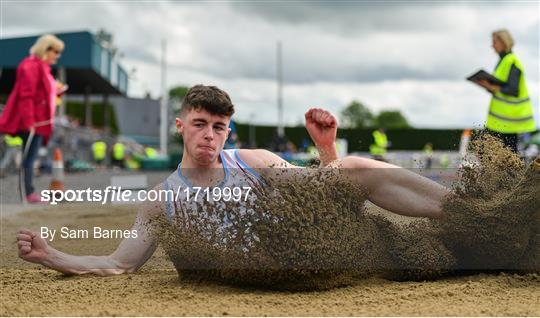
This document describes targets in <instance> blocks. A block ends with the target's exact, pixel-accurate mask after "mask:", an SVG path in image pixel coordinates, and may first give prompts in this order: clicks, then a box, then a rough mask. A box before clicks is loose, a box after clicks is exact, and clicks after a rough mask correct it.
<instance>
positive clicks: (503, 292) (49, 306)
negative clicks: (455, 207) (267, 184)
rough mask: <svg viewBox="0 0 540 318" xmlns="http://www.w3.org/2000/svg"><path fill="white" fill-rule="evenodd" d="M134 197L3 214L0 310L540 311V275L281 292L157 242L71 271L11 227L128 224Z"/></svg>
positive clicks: (101, 245)
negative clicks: (96, 267) (212, 276)
mask: <svg viewBox="0 0 540 318" xmlns="http://www.w3.org/2000/svg"><path fill="white" fill-rule="evenodd" d="M135 213H136V212H135V210H134V208H133V207H130V206H127V207H126V206H122V207H111V206H100V205H97V206H84V205H69V206H65V205H64V206H60V207H59V208H58V207H57V208H52V209H50V210H46V211H42V212H37V213H23V214H19V215H14V216H11V217H9V218H5V219H3V224H2V235H1V248H2V254H1V264H2V268H1V269H0V281H1V286H2V287H1V291H0V292H1V295H2V296H1V299H2V301H1V302H0V315H2V316H13V315H23V316H24V315H30V316H36V315H53V316H55V315H56V316H58V315H70V316H71V315H75V316H77V315H92V316H95V315H135V316H143V315H147V316H148V315H158V316H161V315H164V316H165V315H190V316H197V315H214V316H215V315H239V316H252V315H255V316H263V315H268V316H280V315H385V316H388V315H391V316H396V315H404V316H406V315H409V316H411V315H412V316H414V315H435V316H439V315H440V316H446V315H454V316H455V315H457V316H486V315H488V316H502V315H506V316H525V315H526V316H538V315H540V308H539V306H538V303H539V301H540V277H539V276H538V275H537V274H527V275H517V274H498V275H495V274H490V275H488V274H479V275H473V276H457V277H446V278H440V279H438V280H436V281H429V282H396V281H389V280H385V279H381V278H369V279H362V280H357V281H355V282H354V284H353V285H351V286H348V287H343V288H335V289H331V290H327V291H318V292H276V291H268V290H264V289H250V288H235V287H230V286H227V285H220V284H212V283H206V282H186V281H180V280H179V279H178V275H177V273H176V271H175V269H174V267H173V265H172V263H170V262H169V261H168V260H167V259H166V256H165V254H164V253H163V252H162V251H161V250H160V249H158V251H157V252H156V254H155V255H154V256H153V257H152V259H151V260H150V261H149V262H148V263H147V265H145V266H144V267H143V268H142V269H141V270H140V271H139V272H137V273H135V274H130V275H120V276H115V277H95V276H82V277H66V276H64V275H61V274H59V273H56V272H54V271H51V270H47V269H44V268H42V267H40V266H38V265H34V264H29V263H25V262H23V261H22V260H20V259H18V258H17V256H16V255H17V253H16V248H15V244H14V242H15V239H14V233H15V232H16V231H17V229H18V228H19V227H21V226H23V225H24V226H28V227H30V228H33V229H37V228H36V227H37V226H39V225H40V224H47V225H50V226H54V227H59V226H62V225H66V224H68V225H71V226H78V227H80V228H89V227H91V226H102V227H108V228H115V227H119V228H126V229H127V228H129V227H130V226H131V223H132V221H133V219H134V217H135ZM117 243H118V240H71V241H70V240H59V241H57V242H54V244H53V246H54V247H57V248H59V249H62V250H64V251H66V252H70V253H74V254H79V255H81V254H95V255H100V254H106V253H109V252H111V251H113V250H114V249H115V248H116V245H117Z"/></svg>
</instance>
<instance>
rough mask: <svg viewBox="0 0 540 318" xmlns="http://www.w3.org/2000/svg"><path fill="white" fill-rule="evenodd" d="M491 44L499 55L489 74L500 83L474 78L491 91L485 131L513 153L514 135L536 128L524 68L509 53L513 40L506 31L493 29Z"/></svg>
mask: <svg viewBox="0 0 540 318" xmlns="http://www.w3.org/2000/svg"><path fill="white" fill-rule="evenodd" d="M492 46H493V49H494V50H495V52H496V53H497V54H498V55H499V57H500V60H499V62H498V63H497V66H496V67H495V72H494V73H493V76H494V77H496V78H497V79H499V80H500V81H502V82H503V83H504V84H503V85H496V84H491V83H490V82H488V81H487V80H481V81H476V83H477V84H478V85H480V86H482V87H484V88H485V89H487V90H488V91H489V92H490V93H491V94H492V97H491V102H490V104H489V113H488V118H487V122H486V129H487V132H488V133H489V134H491V135H493V136H495V137H497V138H499V139H500V140H501V142H502V143H503V144H504V145H505V146H507V147H508V148H510V149H511V150H512V151H513V152H515V153H517V152H518V147H517V145H518V135H519V134H523V133H527V132H532V131H535V130H536V125H535V122H534V114H533V107H532V103H531V100H530V98H529V92H528V90H527V84H526V82H525V75H524V68H523V64H521V61H520V60H519V59H518V57H517V56H516V55H515V54H514V53H513V52H512V47H513V46H514V40H513V38H512V36H511V35H510V32H508V30H498V31H495V32H493V34H492Z"/></svg>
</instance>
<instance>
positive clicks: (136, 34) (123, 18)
mask: <svg viewBox="0 0 540 318" xmlns="http://www.w3.org/2000/svg"><path fill="white" fill-rule="evenodd" d="M0 1H1V30H0V33H1V34H0V36H1V37H3V38H7V37H14V36H25V35H35V34H39V33H44V32H69V31H80V30H89V31H92V32H96V31H97V30H98V29H101V28H103V29H105V30H107V31H109V32H111V33H112V34H113V35H114V41H115V44H116V46H117V47H118V48H119V50H120V51H121V52H122V56H123V57H122V60H121V64H122V65H123V66H124V67H125V68H126V69H133V68H135V69H136V72H135V73H134V76H133V79H132V81H131V82H130V85H131V86H130V95H132V96H142V95H143V94H144V92H145V91H150V92H151V93H152V95H153V96H155V97H156V96H158V95H159V85H160V68H159V59H160V43H161V40H162V39H166V40H167V43H168V51H167V59H168V70H167V82H168V85H169V86H174V85H188V86H189V85H193V84H197V83H204V84H214V85H218V86H219V87H221V88H223V89H225V90H226V91H228V92H229V93H230V95H231V97H232V98H233V101H234V102H235V105H236V107H237V114H236V115H235V117H236V119H237V120H239V121H253V122H256V123H269V124H275V123H276V120H277V110H276V109H277V107H276V80H275V78H276V43H277V41H281V42H282V44H283V78H284V92H283V94H284V95H283V99H284V108H285V117H286V118H285V119H286V122H287V123H288V124H297V123H299V122H301V121H302V116H303V112H304V111H305V110H306V109H307V108H308V107H310V106H320V107H325V108H327V109H329V110H331V111H333V112H334V113H339V112H340V111H341V110H342V109H343V108H344V107H345V106H346V105H347V104H348V103H349V102H350V101H351V100H354V99H356V100H359V101H361V102H363V103H364V104H366V105H368V106H369V107H370V108H371V109H372V110H373V111H375V112H378V111H380V110H382V109H398V110H401V111H402V112H403V113H404V114H405V116H406V117H407V118H408V119H409V120H410V122H411V123H412V124H413V125H414V126H416V127H437V128H449V127H471V126H479V125H481V124H482V123H483V121H484V120H485V116H486V112H487V107H488V103H489V95H488V94H487V93H486V92H485V91H483V90H482V89H479V88H478V87H476V86H474V85H472V84H470V83H469V82H467V81H465V80H464V78H465V77H466V76H467V75H469V74H470V73H472V72H474V71H476V70H477V69H480V68H484V69H486V70H488V71H491V70H492V69H493V68H494V66H495V64H496V63H497V60H498V57H497V55H496V54H495V53H494V52H493V50H492V48H491V32H492V31H493V30H496V29H500V28H508V29H509V30H510V31H511V32H512V34H513V35H514V38H515V42H516V45H515V47H514V52H515V53H516V54H517V55H518V56H519V57H520V58H521V60H522V62H523V64H524V65H525V67H526V78H527V81H528V86H529V91H530V95H531V97H532V99H533V103H534V105H535V109H536V112H537V115H536V116H537V118H538V105H539V103H538V96H539V95H538V87H539V72H540V69H539V68H540V64H539V37H540V23H539V21H540V18H539V17H540V8H539V2H538V1H536V0H535V1H478V0H477V1H464V2H458V1H342V2H339V1H332V2H323V1H312V2H308V1H298V2H291V1H276V0H274V1H211V2H202V3H201V2H179V1H6V0H0ZM67 49H68V50H69V48H67ZM537 122H540V120H537Z"/></svg>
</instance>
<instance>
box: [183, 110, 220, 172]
mask: <svg viewBox="0 0 540 318" xmlns="http://www.w3.org/2000/svg"><path fill="white" fill-rule="evenodd" d="M229 121H230V117H227V116H220V115H214V114H210V113H209V112H207V111H205V110H195V109H192V110H189V111H186V112H185V113H184V114H183V115H182V117H181V118H176V128H177V129H178V133H179V134H180V135H182V137H183V139H184V151H185V152H187V155H188V156H189V157H190V159H191V160H193V161H194V162H195V163H197V164H200V165H211V164H214V163H216V162H217V159H218V157H219V153H220V152H221V150H222V149H223V146H224V145H225V141H226V140H227V137H228V135H229V131H230V129H229V128H228V127H229Z"/></svg>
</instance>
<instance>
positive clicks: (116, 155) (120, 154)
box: [112, 141, 126, 168]
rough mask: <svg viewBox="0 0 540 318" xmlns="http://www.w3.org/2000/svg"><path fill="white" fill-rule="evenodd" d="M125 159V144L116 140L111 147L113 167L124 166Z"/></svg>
mask: <svg viewBox="0 0 540 318" xmlns="http://www.w3.org/2000/svg"><path fill="white" fill-rule="evenodd" d="M125 159H126V146H125V145H124V144H123V143H122V142H120V141H117V142H115V143H114V145H113V147H112V165H113V167H118V168H124V160H125Z"/></svg>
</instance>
